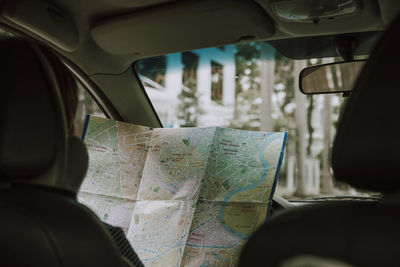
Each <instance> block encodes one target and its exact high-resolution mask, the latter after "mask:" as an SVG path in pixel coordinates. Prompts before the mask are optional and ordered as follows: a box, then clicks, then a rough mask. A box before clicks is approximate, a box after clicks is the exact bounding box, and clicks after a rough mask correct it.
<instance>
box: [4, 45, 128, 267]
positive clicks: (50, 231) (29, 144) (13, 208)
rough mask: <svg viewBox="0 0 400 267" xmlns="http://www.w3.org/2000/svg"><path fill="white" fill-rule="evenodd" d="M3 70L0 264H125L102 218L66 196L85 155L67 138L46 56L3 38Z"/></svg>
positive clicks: (79, 144)
mask: <svg viewBox="0 0 400 267" xmlns="http://www.w3.org/2000/svg"><path fill="white" fill-rule="evenodd" d="M0 66H1V71H0V87H1V89H0V92H1V97H0V125H1V128H0V214H1V215H0V216H1V217H0V218H1V219H0V266H63V267H69V266H97V267H99V266H124V263H123V261H122V259H121V256H120V254H119V252H118V249H117V248H116V246H115V245H114V243H113V241H112V238H111V236H110V234H109V233H108V232H107V230H106V229H105V228H104V226H103V225H102V223H101V221H100V220H99V219H98V218H97V216H96V215H95V214H94V213H92V212H91V211H90V210H89V209H88V208H87V207H85V206H83V205H81V204H79V203H78V202H77V201H76V199H74V198H73V197H71V196H70V193H69V191H68V183H66V181H67V180H68V177H71V176H72V175H80V176H81V178H82V179H83V175H84V173H85V172H86V168H87V152H86V149H85V147H84V145H83V144H82V142H80V140H79V139H77V138H74V137H69V136H68V135H67V130H66V119H65V114H64V110H63V105H62V102H61V101H62V100H61V98H60V93H59V88H58V86H59V84H58V81H57V80H56V77H55V75H54V73H53V71H52V69H51V66H50V64H49V62H48V61H47V59H46V57H45V56H44V54H43V53H42V52H41V50H40V49H39V48H38V47H37V46H36V45H34V44H30V43H28V42H27V41H24V40H22V39H19V38H7V39H4V40H0ZM72 161H73V162H72ZM74 162H75V163H79V164H73V163H74ZM71 163H72V167H71V168H67V166H70V165H71Z"/></svg>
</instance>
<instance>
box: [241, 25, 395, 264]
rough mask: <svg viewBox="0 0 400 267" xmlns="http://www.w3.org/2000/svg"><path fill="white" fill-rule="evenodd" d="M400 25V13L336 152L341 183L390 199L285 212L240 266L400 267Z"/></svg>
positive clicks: (359, 86) (355, 99) (370, 67)
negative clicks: (309, 260)
mask: <svg viewBox="0 0 400 267" xmlns="http://www.w3.org/2000/svg"><path fill="white" fill-rule="evenodd" d="M399 29H400V18H397V19H396V20H395V22H394V23H393V24H392V25H391V26H390V27H389V28H388V30H387V31H386V32H385V33H384V35H383V36H382V39H381V40H380V41H379V42H378V45H377V46H376V47H375V49H374V51H373V52H372V54H371V57H370V59H369V61H368V63H367V64H366V65H365V67H364V69H363V71H362V73H361V75H360V77H359V79H358V81H357V83H356V86H355V89H354V92H353V93H352V95H351V97H350V99H349V101H348V103H347V106H346V109H345V111H344V114H343V116H342V119H341V122H340V125H339V127H338V131H337V136H336V139H335V142H334V146H333V152H332V167H333V170H334V174H335V178H336V179H337V180H340V181H344V182H347V183H349V184H350V185H352V186H354V187H356V188H359V189H365V190H371V191H378V192H381V193H382V194H383V195H384V198H383V201H382V202H367V201H347V202H332V203H326V204H318V205H307V206H303V207H299V208H294V209H292V210H288V211H285V212H283V213H280V214H279V215H277V216H275V217H273V218H272V220H271V221H270V222H269V223H267V224H266V225H264V226H262V227H261V228H260V229H258V231H257V232H256V233H255V234H254V235H253V236H252V237H251V238H250V239H249V241H248V243H247V244H246V246H245V248H244V250H243V251H242V254H241V257H240V266H280V265H281V264H282V262H284V261H286V260H289V259H293V258H296V257H298V256H300V255H312V256H316V257H319V258H322V259H336V260H339V261H341V262H345V263H348V264H352V265H355V266H400V246H399V242H400V195H399V194H398V192H399V189H400V162H399V154H400V137H399V133H400V119H399V117H400V102H399V101H400V79H399V74H400V51H399V47H400V40H399ZM298 266H318V264H317V265H298ZM330 266H331V265H330Z"/></svg>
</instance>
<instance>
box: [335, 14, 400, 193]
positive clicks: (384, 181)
mask: <svg viewBox="0 0 400 267" xmlns="http://www.w3.org/2000/svg"><path fill="white" fill-rule="evenodd" d="M399 29H400V17H398V18H397V19H396V20H395V21H394V22H393V23H392V25H390V26H389V28H388V29H387V31H386V32H385V33H384V34H383V36H382V38H381V40H380V41H379V42H378V44H377V46H376V47H375V48H374V50H373V52H372V53H371V56H370V58H369V60H368V62H367V63H366V64H365V66H364V68H363V70H362V72H361V74H360V76H359V78H358V80H357V82H356V85H355V88H354V91H353V93H352V95H351V97H350V99H349V100H348V103H347V105H346V108H345V110H344V113H343V116H342V118H341V121H340V123H339V126H338V130H337V135H336V138H335V142H334V145H333V151H332V168H333V171H334V174H335V178H336V179H337V180H340V181H344V182H346V183H348V184H350V185H352V186H354V187H357V188H360V189H366V190H372V191H380V192H392V191H396V190H398V189H400V161H399V158H398V155H399V154H400V137H399V133H400V119H399V118H400V102H399V101H400V78H399V77H400V51H399V47H400V35H399Z"/></svg>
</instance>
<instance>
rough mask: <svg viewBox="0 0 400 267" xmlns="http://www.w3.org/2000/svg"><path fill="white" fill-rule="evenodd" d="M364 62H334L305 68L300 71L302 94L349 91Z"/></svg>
mask: <svg viewBox="0 0 400 267" xmlns="http://www.w3.org/2000/svg"><path fill="white" fill-rule="evenodd" d="M365 62H366V60H357V61H349V62H334V63H328V64H324V65H318V66H312V67H308V68H305V69H303V70H302V71H301V72H300V78H299V83H300V84H299V86H300V91H301V92H302V93H303V94H329V93H346V92H350V91H352V90H353V86H354V83H355V81H356V80H357V77H358V75H359V73H360V71H361V69H362V67H363V66H364V64H365Z"/></svg>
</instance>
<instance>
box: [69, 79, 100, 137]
mask: <svg viewBox="0 0 400 267" xmlns="http://www.w3.org/2000/svg"><path fill="white" fill-rule="evenodd" d="M76 83H77V85H78V107H77V110H76V115H75V119H74V122H75V131H76V133H77V134H79V135H80V134H81V133H82V128H83V124H84V122H85V116H86V114H91V115H95V116H98V117H103V118H105V117H106V116H105V114H104V113H103V111H102V110H101V108H100V107H99V106H98V105H97V103H96V101H95V100H94V99H93V97H92V96H91V95H90V94H89V93H88V92H87V91H86V89H85V88H83V86H82V85H81V83H80V82H79V81H77V82H76Z"/></svg>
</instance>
